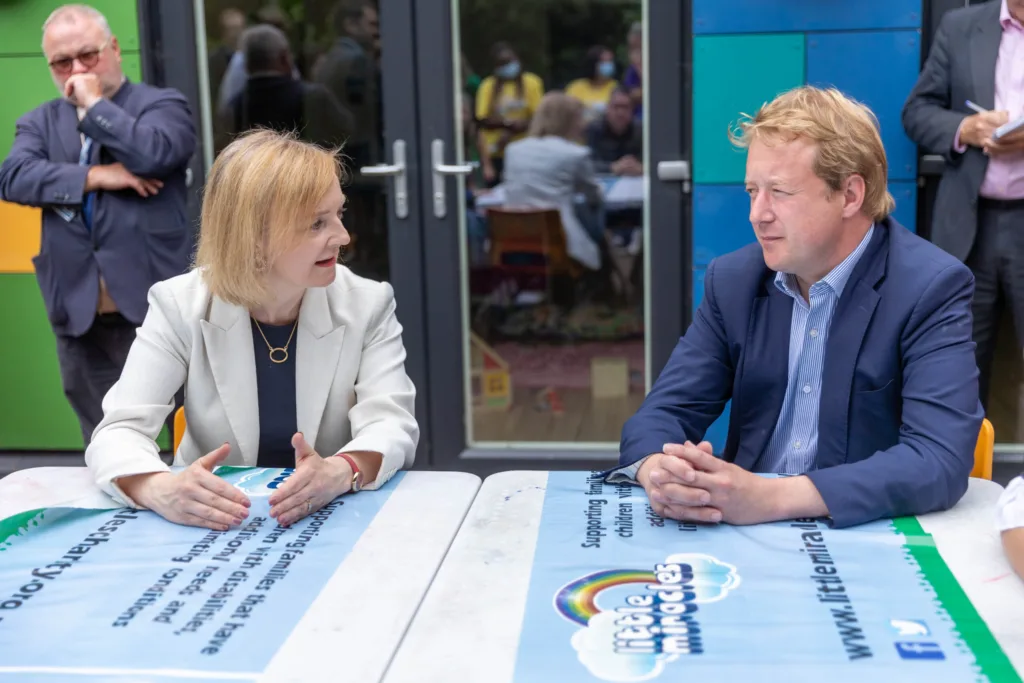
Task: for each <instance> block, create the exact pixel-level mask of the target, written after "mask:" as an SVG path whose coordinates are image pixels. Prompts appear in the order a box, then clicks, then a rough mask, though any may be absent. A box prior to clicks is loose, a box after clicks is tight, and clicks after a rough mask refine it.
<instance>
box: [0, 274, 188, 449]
mask: <svg viewBox="0 0 1024 683" xmlns="http://www.w3.org/2000/svg"><path fill="white" fill-rule="evenodd" d="M0 301H2V302H3V310H4V317H5V319H7V320H17V321H18V324H17V325H7V326H6V327H5V328H4V334H2V335H0V451H5V450H6V451H10V450H15V451H17V450H81V449H82V445H83V444H82V432H81V428H80V427H79V426H78V418H77V417H75V413H74V411H73V410H71V406H69V405H68V402H67V399H65V398H64V390H63V388H62V387H61V383H60V366H59V365H58V364H57V346H56V341H55V340H54V337H53V330H52V329H51V328H50V321H49V320H47V319H46V309H45V308H44V307H43V298H42V296H41V295H40V294H39V286H38V285H37V284H36V276H35V274H33V273H3V274H0ZM157 444H159V446H160V448H161V450H170V447H171V446H170V438H169V436H168V433H167V430H166V429H164V430H163V432H161V434H160V436H159V438H158V439H157Z"/></svg>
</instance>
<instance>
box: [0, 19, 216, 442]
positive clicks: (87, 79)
mask: <svg viewBox="0 0 1024 683" xmlns="http://www.w3.org/2000/svg"><path fill="white" fill-rule="evenodd" d="M43 51H44V53H45V54H46V58H47V60H48V62H49V65H50V71H51V75H52V76H53V80H54V83H55V84H56V86H57V88H58V90H59V91H60V92H61V94H62V95H63V97H61V98H58V99H55V100H51V101H49V102H46V103H45V104H43V105H41V106H39V107H38V108H36V109H34V110H33V111H31V112H29V113H27V114H25V115H24V116H22V117H21V118H20V119H19V120H18V123H17V130H16V134H15V139H14V145H13V146H12V148H11V152H10V154H9V155H8V157H7V159H6V160H4V162H3V165H2V166H0V199H3V200H4V201H8V202H14V203H17V204H24V205H28V206H35V207H40V208H42V210H43V211H42V248H41V250H40V252H39V255H38V256H37V257H36V258H35V259H34V260H33V262H34V264H35V270H36V277H37V279H38V281H39V286H40V289H41V290H42V294H43V300H44V302H45V304H46V310H47V313H48V315H49V319H50V323H51V324H52V326H53V330H54V332H55V333H56V336H57V355H58V358H59V360H60V367H61V379H62V382H63V385H64V393H65V394H66V395H67V397H68V400H69V402H70V403H71V406H72V408H74V410H75V412H76V414H77V415H78V419H79V422H80V423H81V427H82V434H83V437H84V439H85V442H86V444H88V442H89V438H90V436H91V434H92V431H93V429H94V428H95V427H96V425H97V424H98V423H99V421H100V420H101V419H102V417H103V410H102V407H101V402H102V399H103V396H104V394H106V392H107V390H108V389H109V388H110V387H111V386H112V385H113V384H114V382H116V381H117V378H118V377H119V376H120V374H121V368H122V367H123V365H124V361H125V359H126V358H127V355H128V349H129V347H130V346H131V343H132V341H133V340H134V339H135V328H136V326H138V325H140V324H141V323H142V320H143V317H144V316H145V314H146V307H147V304H146V296H147V293H148V291H149V288H150V286H151V285H152V284H153V283H155V282H158V281H160V280H165V279H167V278H170V277H172V276H174V275H177V274H179V273H182V272H184V271H185V270H186V269H187V268H188V265H189V260H190V256H191V247H192V241H193V240H192V236H191V230H190V229H189V226H188V221H187V219H186V216H185V206H186V192H187V190H186V181H185V175H186V169H187V164H188V162H189V159H190V158H191V156H192V153H193V151H194V150H195V146H196V134H195V128H194V126H193V123H192V115H191V113H190V111H189V108H188V103H187V101H186V100H185V98H184V97H183V96H182V95H181V94H180V93H179V92H177V91H175V90H169V89H160V88H154V87H150V86H147V85H143V84H135V83H129V82H128V81H127V80H126V79H125V77H124V74H123V72H122V70H121V53H120V48H119V46H118V43H117V38H115V37H114V36H113V35H112V34H111V32H110V27H109V25H108V24H107V21H106V19H105V18H104V17H103V15H102V14H100V13H99V12H97V11H96V10H93V9H91V8H88V7H83V6H65V7H61V8H59V9H57V10H56V11H55V12H54V13H53V14H52V15H51V16H50V18H49V19H48V20H47V21H46V24H44V26H43Z"/></svg>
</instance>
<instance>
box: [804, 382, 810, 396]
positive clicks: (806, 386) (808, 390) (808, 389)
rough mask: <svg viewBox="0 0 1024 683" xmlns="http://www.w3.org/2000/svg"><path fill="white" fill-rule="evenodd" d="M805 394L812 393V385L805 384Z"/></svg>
mask: <svg viewBox="0 0 1024 683" xmlns="http://www.w3.org/2000/svg"><path fill="white" fill-rule="evenodd" d="M804 393H805V394H809V393H811V385H810V384H805V385H804Z"/></svg>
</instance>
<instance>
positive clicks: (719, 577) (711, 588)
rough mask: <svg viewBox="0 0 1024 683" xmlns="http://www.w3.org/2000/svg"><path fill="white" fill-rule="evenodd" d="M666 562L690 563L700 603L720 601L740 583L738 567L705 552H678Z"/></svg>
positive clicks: (694, 586) (692, 583) (693, 583)
mask: <svg viewBox="0 0 1024 683" xmlns="http://www.w3.org/2000/svg"><path fill="white" fill-rule="evenodd" d="M665 563H666V564H688V565H690V567H691V568H692V569H693V581H691V582H690V585H691V586H693V590H694V593H696V596H697V597H696V599H695V600H694V602H696V603H698V604H703V603H708V602H718V601H719V600H721V599H722V598H724V597H725V596H727V595H728V594H729V591H731V590H733V589H734V588H736V587H737V586H739V585H740V575H739V572H738V571H737V570H736V567H734V566H732V565H731V564H728V563H727V562H722V561H720V560H719V559H717V558H715V557H712V556H711V555H705V554H703V553H677V554H675V555H669V556H668V557H667V558H666V559H665Z"/></svg>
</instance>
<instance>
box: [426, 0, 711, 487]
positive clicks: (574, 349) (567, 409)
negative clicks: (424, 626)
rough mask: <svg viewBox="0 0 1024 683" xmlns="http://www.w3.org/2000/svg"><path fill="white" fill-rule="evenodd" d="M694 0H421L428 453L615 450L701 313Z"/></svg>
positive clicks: (442, 460)
mask: <svg viewBox="0 0 1024 683" xmlns="http://www.w3.org/2000/svg"><path fill="white" fill-rule="evenodd" d="M688 4H689V3H687V2H682V1H681V0H672V1H665V0H659V1H658V2H654V1H652V0H615V1H609V0H589V1H588V2H580V1H578V0H530V1H525V0H524V1H522V2H514V3H512V2H509V3H502V2H494V1H493V0H424V1H422V2H418V3H417V15H416V22H415V30H416V52H417V59H416V64H417V76H418V78H417V81H416V82H417V87H418V89H419V95H420V97H419V130H420V147H419V158H420V159H421V163H422V166H423V170H422V172H421V173H420V176H419V182H420V189H421V193H422V196H424V197H429V198H430V200H429V202H427V203H426V204H425V205H424V207H423V226H424V228H423V230H424V232H423V234H424V243H423V246H424V249H425V252H424V254H425V263H424V273H425V276H426V279H425V288H424V294H425V308H426V329H427V340H428V349H429V356H428V362H429V384H428V388H427V389H428V392H429V401H428V403H429V408H428V409H429V411H430V413H429V415H430V422H431V425H432V427H433V440H432V449H433V452H434V454H435V463H436V464H438V465H440V466H444V467H448V468H452V469H476V470H478V471H487V470H495V469H503V468H507V467H531V466H543V467H546V468H550V467H572V466H574V465H575V466H579V467H600V466H605V465H607V464H608V463H609V462H611V461H614V459H615V458H616V457H617V449H618V442H619V436H620V432H621V429H622V425H623V423H624V422H625V421H626V420H627V419H628V418H629V417H630V416H631V415H632V414H633V413H634V412H635V410H636V409H637V408H638V407H639V405H640V403H641V402H642V401H643V398H644V396H645V395H646V393H647V390H648V389H649V387H650V384H651V382H652V381H653V378H654V377H656V376H657V372H658V371H659V370H660V368H661V367H662V365H663V364H664V362H665V360H666V359H667V358H668V355H669V353H670V352H671V349H672V348H673V347H674V345H675V343H676V341H677V340H678V338H679V335H680V334H681V332H682V330H683V326H684V323H685V322H687V320H688V317H689V316H688V312H689V309H690V298H689V297H690V293H689V285H690V282H691V274H690V272H689V271H690V262H691V259H690V255H689V231H688V224H687V220H688V218H687V217H688V215H689V211H688V208H687V207H688V199H689V191H690V182H689V180H690V176H689V163H688V162H689V149H688V139H687V136H686V135H685V131H687V130H689V126H688V123H687V118H688V116H689V112H688V108H687V107H686V106H684V104H685V103H687V102H688V101H689V97H688V95H687V92H688V88H689V85H688V84H689V42H690V41H689V40H688V36H689V33H690V32H689V27H688V26H687V22H688V17H689V9H688ZM652 141H656V144H652ZM659 176H660V178H664V179H663V180H662V179H660V178H659Z"/></svg>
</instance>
